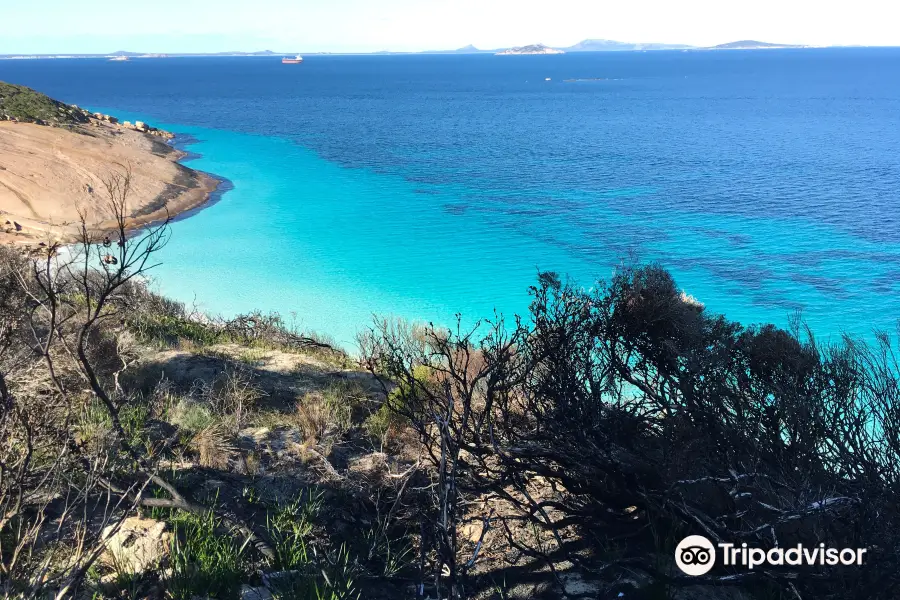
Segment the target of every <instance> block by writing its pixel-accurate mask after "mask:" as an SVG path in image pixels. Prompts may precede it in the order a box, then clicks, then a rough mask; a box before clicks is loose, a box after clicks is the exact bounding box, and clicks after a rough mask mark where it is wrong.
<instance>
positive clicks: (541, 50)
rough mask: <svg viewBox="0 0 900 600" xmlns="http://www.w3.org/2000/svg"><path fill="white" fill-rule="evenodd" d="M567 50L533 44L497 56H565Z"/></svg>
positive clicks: (502, 51) (511, 49)
mask: <svg viewBox="0 0 900 600" xmlns="http://www.w3.org/2000/svg"><path fill="white" fill-rule="evenodd" d="M565 53H566V52H565V50H557V49H556V48H550V47H548V46H545V45H543V44H532V45H530V46H519V47H517V48H509V49H508V50H501V51H500V52H497V53H496V54H497V56H511V55H516V54H565Z"/></svg>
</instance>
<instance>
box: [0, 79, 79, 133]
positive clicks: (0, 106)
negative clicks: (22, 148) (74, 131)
mask: <svg viewBox="0 0 900 600" xmlns="http://www.w3.org/2000/svg"><path fill="white" fill-rule="evenodd" d="M12 119H16V120H18V121H21V122H23V123H48V124H52V125H76V124H81V123H87V122H88V121H89V118H88V117H87V116H86V115H85V114H84V111H81V110H79V109H78V108H77V107H73V106H69V105H67V104H63V103H62V102H58V101H56V100H53V99H52V98H48V97H47V96H45V95H44V94H39V93H38V92H35V91H34V90H32V89H29V88H27V87H24V86H21V85H12V84H9V83H4V82H2V81H0V121H9V120H12Z"/></svg>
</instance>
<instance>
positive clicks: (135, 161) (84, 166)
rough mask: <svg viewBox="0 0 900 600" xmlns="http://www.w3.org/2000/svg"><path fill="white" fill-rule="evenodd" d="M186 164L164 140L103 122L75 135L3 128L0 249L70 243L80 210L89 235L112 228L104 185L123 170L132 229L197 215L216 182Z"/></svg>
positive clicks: (54, 129) (36, 127) (43, 129)
mask: <svg viewBox="0 0 900 600" xmlns="http://www.w3.org/2000/svg"><path fill="white" fill-rule="evenodd" d="M182 157H183V154H182V153H181V152H179V151H177V150H175V149H174V148H172V147H171V146H169V145H168V144H166V143H165V141H164V139H162V138H160V137H157V136H153V135H149V134H145V133H141V132H139V131H134V130H132V129H127V128H125V127H123V126H121V125H113V124H109V123H105V122H99V121H98V122H92V123H91V124H90V125H84V126H79V127H76V128H75V129H71V130H70V129H63V128H57V127H47V126H41V125H31V124H24V123H9V122H0V243H12V244H17V245H18V244H22V245H33V244H35V243H37V242H41V241H44V242H50V241H63V242H70V241H73V240H74V239H75V236H77V235H78V231H79V229H80V215H79V211H81V212H83V213H84V214H85V215H86V218H87V224H88V227H89V229H91V230H93V231H104V230H108V229H110V228H112V227H113V226H114V225H115V223H114V221H112V218H113V213H112V211H111V210H110V207H109V195H108V193H107V190H106V187H105V186H104V180H106V179H109V178H110V177H111V176H114V175H115V174H116V173H119V174H122V173H124V172H126V171H130V172H131V191H130V193H129V194H128V197H127V199H126V214H127V216H128V220H127V223H128V226H129V228H131V229H134V228H138V227H140V226H142V225H146V224H148V223H151V222H157V221H161V220H164V219H165V218H166V217H167V215H168V216H171V217H174V216H175V215H177V214H178V213H181V212H184V211H187V210H190V209H192V208H196V207H197V206H200V205H202V204H203V203H204V202H206V201H207V200H208V199H209V197H210V194H211V193H212V192H213V191H215V189H216V187H217V181H216V180H215V179H213V178H212V177H210V176H208V175H206V174H203V173H199V172H197V171H194V170H192V169H188V168H187V167H184V166H183V165H180V164H178V162H177V161H178V160H179V159H180V158H182Z"/></svg>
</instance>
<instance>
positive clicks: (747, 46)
mask: <svg viewBox="0 0 900 600" xmlns="http://www.w3.org/2000/svg"><path fill="white" fill-rule="evenodd" d="M781 48H810V46H802V45H795V44H772V43H769V42H759V41H755V40H741V41H737V42H729V43H727V44H719V45H718V46H705V47H702V46H690V45H687V44H665V43H658V42H647V43H644V42H618V41H615V40H605V39H587V40H582V41H580V42H578V43H577V44H574V45H572V46H563V47H551V46H546V45H544V44H531V45H527V46H518V47H515V48H494V49H480V48H476V47H475V46H474V45H472V44H469V45H467V46H463V47H461V48H457V49H455V50H425V51H422V52H392V51H390V50H381V51H378V52H296V51H291V52H274V51H272V50H260V51H257V52H243V51H237V50H234V51H229V52H208V53H169V54H160V53H150V52H127V51H124V50H119V51H118V52H113V53H111V54H28V55H25V54H2V55H0V60H3V59H6V60H11V59H38V58H45V59H46V58H107V59H109V58H118V57H127V58H141V59H147V58H168V57H204V56H209V57H217V56H233V57H272V58H274V57H278V56H295V55H298V54H303V55H311V56H331V55H342V54H343V55H401V54H495V55H499V56H511V55H523V54H566V53H569V52H572V53H576V52H582V53H583V52H649V51H659V50H682V51H687V50H691V51H702V50H766V49H781Z"/></svg>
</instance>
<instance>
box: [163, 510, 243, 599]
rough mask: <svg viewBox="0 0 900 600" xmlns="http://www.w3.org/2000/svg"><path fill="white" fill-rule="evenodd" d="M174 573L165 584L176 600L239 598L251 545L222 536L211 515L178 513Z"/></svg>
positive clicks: (218, 525) (175, 527) (173, 523)
mask: <svg viewBox="0 0 900 600" xmlns="http://www.w3.org/2000/svg"><path fill="white" fill-rule="evenodd" d="M172 525H173V528H174V530H175V535H174V536H173V539H172V549H171V550H172V552H171V559H170V560H171V569H170V571H169V573H168V576H167V577H166V579H165V581H164V585H165V589H166V591H167V593H168V594H169V595H170V596H171V597H172V598H173V599H174V600H191V598H193V597H195V596H203V597H206V596H207V595H208V596H210V597H215V598H219V599H220V600H227V599H232V598H237V597H238V596H239V592H240V587H241V583H242V582H243V581H245V580H246V579H247V578H248V576H249V574H248V572H247V570H248V566H247V565H248V563H249V562H250V561H249V560H248V557H247V556H246V553H247V552H248V545H249V544H247V543H244V544H243V545H239V544H238V542H237V541H236V540H235V538H234V537H233V536H231V535H227V534H223V533H222V532H220V531H217V530H221V529H223V527H222V524H221V523H220V522H219V521H218V520H217V519H216V518H215V516H213V514H212V513H207V514H206V515H195V514H191V513H178V514H177V515H176V516H175V518H174V519H173V521H172Z"/></svg>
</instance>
